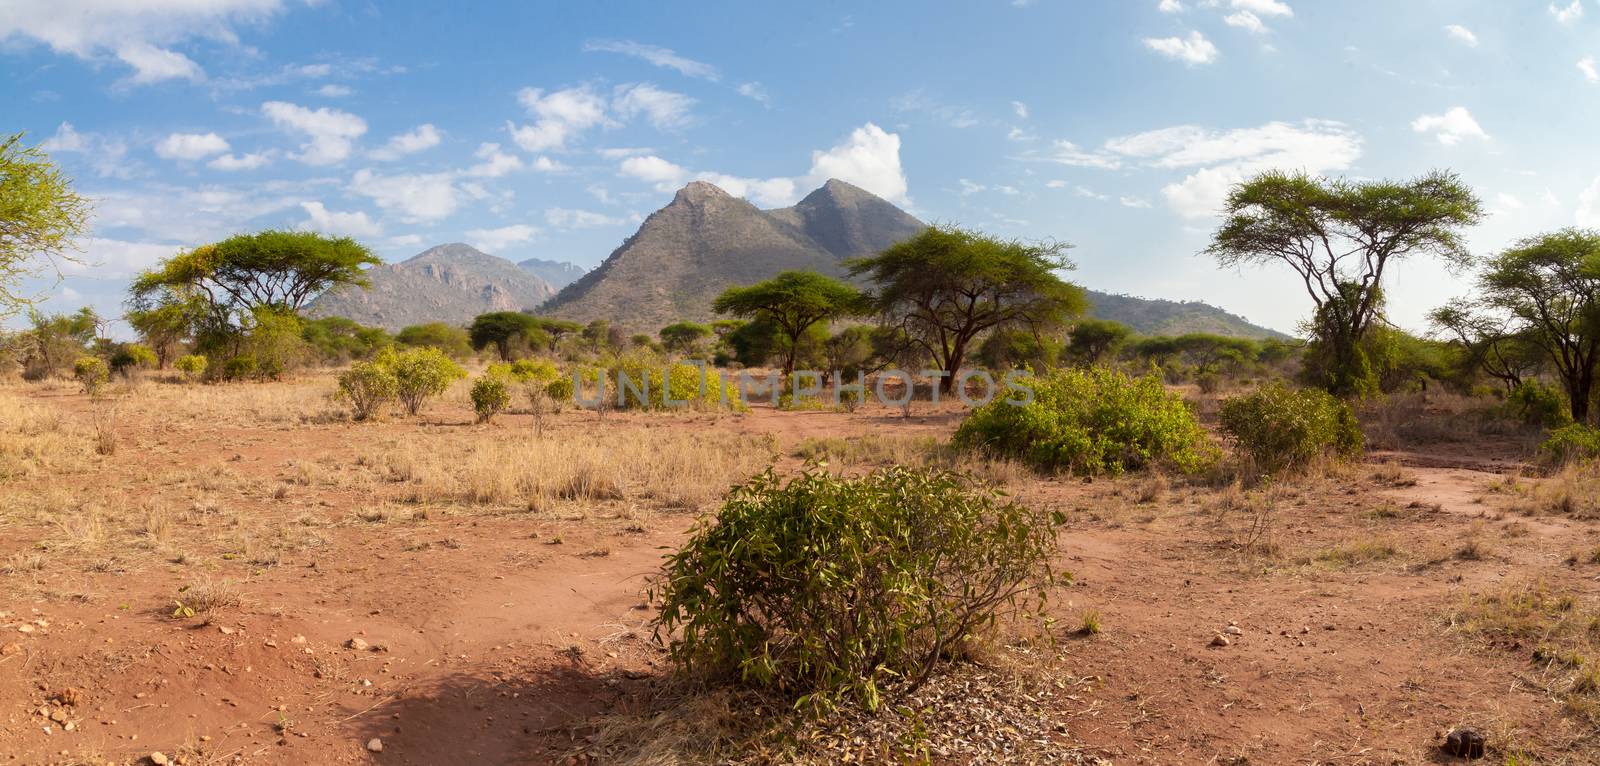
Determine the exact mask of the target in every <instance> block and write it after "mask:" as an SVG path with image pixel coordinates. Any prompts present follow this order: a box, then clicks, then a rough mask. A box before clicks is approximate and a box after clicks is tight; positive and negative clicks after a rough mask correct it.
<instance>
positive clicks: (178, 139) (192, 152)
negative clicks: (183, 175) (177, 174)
mask: <svg viewBox="0 0 1600 766" xmlns="http://www.w3.org/2000/svg"><path fill="white" fill-rule="evenodd" d="M228 148H229V147H228V142H227V141H226V140H225V139H223V137H222V136H219V135H217V134H215V133H173V134H171V135H169V136H167V137H166V138H163V139H161V142H160V143H157V144H156V154H157V155H158V156H160V157H162V158H163V159H169V160H199V159H205V158H206V157H210V156H211V155H213V154H221V153H223V152H226V151H228Z"/></svg>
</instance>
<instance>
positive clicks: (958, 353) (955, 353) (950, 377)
mask: <svg viewBox="0 0 1600 766" xmlns="http://www.w3.org/2000/svg"><path fill="white" fill-rule="evenodd" d="M954 346H955V347H954V348H952V349H951V350H950V359H949V361H948V362H946V363H945V367H944V371H945V373H947V374H946V375H945V376H944V379H943V380H941V381H939V390H940V391H942V392H944V393H946V394H948V393H951V392H954V391H955V390H956V375H957V374H959V373H960V372H961V361H962V359H963V358H964V357H965V356H966V355H967V344H966V343H964V342H961V341H956V342H955V344H954Z"/></svg>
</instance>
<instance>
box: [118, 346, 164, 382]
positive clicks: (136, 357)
mask: <svg viewBox="0 0 1600 766" xmlns="http://www.w3.org/2000/svg"><path fill="white" fill-rule="evenodd" d="M157 363H158V360H157V359H156V352H154V351H152V350H150V347H149V346H146V345H144V344H142V343H125V344H123V345H122V347H121V348H119V349H117V353H115V354H112V355H111V369H112V370H113V371H115V372H120V373H122V374H123V375H127V374H129V373H130V372H131V371H133V370H142V369H148V368H151V367H154V366H156V364H157Z"/></svg>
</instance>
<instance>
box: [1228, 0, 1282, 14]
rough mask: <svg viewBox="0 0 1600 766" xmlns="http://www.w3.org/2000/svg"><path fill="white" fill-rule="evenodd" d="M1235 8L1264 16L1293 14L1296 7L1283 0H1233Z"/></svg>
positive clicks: (1232, 4) (1231, 3)
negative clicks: (1291, 6)
mask: <svg viewBox="0 0 1600 766" xmlns="http://www.w3.org/2000/svg"><path fill="white" fill-rule="evenodd" d="M1229 5H1231V6H1232V7H1233V8H1235V9H1239V10H1245V11H1250V12H1251V13H1256V14H1260V15H1262V16H1293V15H1294V9H1293V8H1290V7H1289V4H1288V3H1285V2H1283V1H1282V0H1231V2H1230V3H1229Z"/></svg>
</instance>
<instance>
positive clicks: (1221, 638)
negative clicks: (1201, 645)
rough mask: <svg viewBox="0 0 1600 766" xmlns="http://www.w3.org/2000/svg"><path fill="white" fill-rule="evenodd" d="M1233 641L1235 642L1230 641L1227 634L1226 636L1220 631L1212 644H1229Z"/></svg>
mask: <svg viewBox="0 0 1600 766" xmlns="http://www.w3.org/2000/svg"><path fill="white" fill-rule="evenodd" d="M1231 643H1233V642H1232V641H1229V640H1228V637H1227V636H1224V635H1222V634H1220V633H1219V634H1217V635H1216V637H1215V638H1212V639H1211V645H1212V646H1227V645H1228V644H1231Z"/></svg>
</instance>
